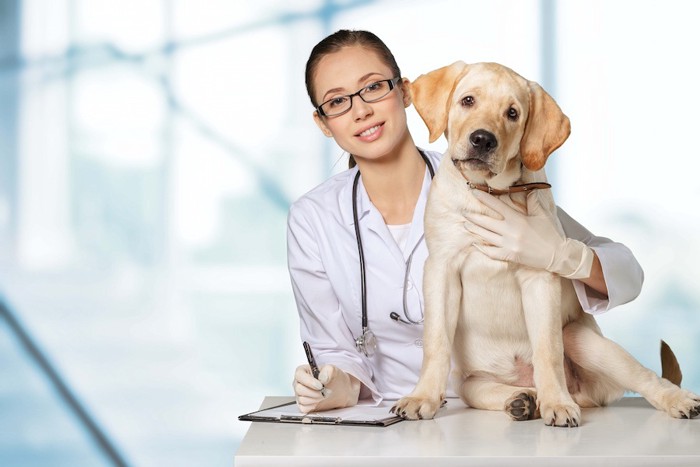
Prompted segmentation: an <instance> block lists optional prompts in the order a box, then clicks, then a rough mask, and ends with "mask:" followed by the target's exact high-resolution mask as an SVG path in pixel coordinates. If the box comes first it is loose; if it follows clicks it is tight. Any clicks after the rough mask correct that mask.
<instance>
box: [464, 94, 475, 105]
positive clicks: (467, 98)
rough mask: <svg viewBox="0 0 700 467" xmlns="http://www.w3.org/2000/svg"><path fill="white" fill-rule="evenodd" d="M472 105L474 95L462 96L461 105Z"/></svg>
mask: <svg viewBox="0 0 700 467" xmlns="http://www.w3.org/2000/svg"><path fill="white" fill-rule="evenodd" d="M472 105H474V96H465V97H463V98H462V106H464V107H471V106H472Z"/></svg>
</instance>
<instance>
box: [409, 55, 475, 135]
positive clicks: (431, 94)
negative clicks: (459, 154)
mask: <svg viewBox="0 0 700 467" xmlns="http://www.w3.org/2000/svg"><path fill="white" fill-rule="evenodd" d="M466 67H467V64H466V63H464V62H462V61H459V62H454V63H453V64H452V65H448V66H445V67H442V68H438V69H437V70H433V71H431V72H430V73H426V74H424V75H420V76H419V77H418V78H416V80H415V81H414V82H413V83H411V84H410V86H409V90H410V93H411V99H412V100H413V105H414V107H415V108H416V111H417V112H418V115H420V117H421V118H422V119H423V121H424V122H425V124H426V126H427V127H428V131H429V132H430V136H429V138H428V141H429V142H431V143H432V142H433V141H435V140H436V139H438V138H439V137H440V135H442V134H443V133H444V132H445V130H446V129H447V113H448V112H449V109H450V105H449V102H450V98H451V97H452V92H453V91H454V88H455V85H456V84H457V79H458V78H459V77H460V76H462V74H463V73H464V70H465V69H466Z"/></svg>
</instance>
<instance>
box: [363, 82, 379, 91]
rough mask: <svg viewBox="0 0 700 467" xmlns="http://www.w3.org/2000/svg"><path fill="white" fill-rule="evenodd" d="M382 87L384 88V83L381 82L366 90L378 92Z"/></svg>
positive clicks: (371, 85)
mask: <svg viewBox="0 0 700 467" xmlns="http://www.w3.org/2000/svg"><path fill="white" fill-rule="evenodd" d="M381 87H382V83H379V82H377V83H372V84H370V85H369V86H367V87H366V88H365V91H368V92H372V91H377V90H378V89H379V88H381Z"/></svg>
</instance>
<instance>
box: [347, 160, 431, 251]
mask: <svg viewBox="0 0 700 467" xmlns="http://www.w3.org/2000/svg"><path fill="white" fill-rule="evenodd" d="M357 171H358V168H357V167H354V168H353V169H351V170H349V171H348V175H349V176H348V179H347V183H346V184H345V187H344V188H343V194H342V196H341V197H340V202H341V203H342V208H341V209H342V212H343V218H344V221H345V222H346V223H347V225H350V226H353V225H354V220H353V213H352V201H353V199H352V185H353V182H354V180H355V175H356V174H357ZM431 181H432V179H431V177H430V172H429V171H428V169H427V167H426V169H425V175H424V179H423V187H422V188H421V193H420V195H419V197H418V201H417V202H416V207H415V209H414V211H413V219H412V220H411V231H410V233H409V237H408V241H407V242H406V250H407V253H406V255H404V252H402V251H400V249H399V247H398V245H397V244H396V242H395V241H394V238H393V237H392V236H391V232H389V228H388V227H387V226H386V224H385V222H384V219H383V218H382V215H381V213H380V212H379V211H378V210H377V209H376V208H375V207H374V205H373V204H372V202H371V201H370V199H369V195H368V194H367V190H365V187H364V184H363V183H362V177H360V180H359V183H358V187H357V218H358V220H359V222H360V225H361V226H365V227H367V228H368V229H369V230H370V231H372V232H374V233H376V234H377V235H378V236H379V237H380V238H381V239H382V240H383V241H384V243H385V244H386V246H387V248H388V249H389V251H391V252H392V255H393V256H395V257H396V259H397V260H400V261H401V263H402V264H403V263H404V262H405V257H404V256H407V255H408V254H410V252H411V251H413V248H414V247H415V246H416V243H418V242H419V241H420V240H421V237H422V235H423V218H424V213H425V203H426V200H427V198H428V191H429V190H430V184H431Z"/></svg>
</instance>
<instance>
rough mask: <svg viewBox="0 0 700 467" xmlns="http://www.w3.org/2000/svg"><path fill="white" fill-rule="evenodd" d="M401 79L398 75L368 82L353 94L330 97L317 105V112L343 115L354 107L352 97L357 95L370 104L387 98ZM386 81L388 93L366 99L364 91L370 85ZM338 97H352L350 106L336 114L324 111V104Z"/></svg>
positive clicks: (331, 115) (321, 114)
mask: <svg viewBox="0 0 700 467" xmlns="http://www.w3.org/2000/svg"><path fill="white" fill-rule="evenodd" d="M400 79H401V77H400V76H398V77H396V78H391V79H380V80H379V81H374V82H373V83H371V84H368V85H367V86H365V87H363V88H362V89H360V90H359V91H357V92H354V93H352V94H346V95H344V96H336V97H333V98H332V99H328V100H327V101H325V102H323V103H321V105H319V106H318V107H316V112H318V114H319V115H320V116H322V117H338V116H340V115H343V114H345V113H348V112H350V109H352V98H353V97H355V96H358V97H359V98H360V99H362V100H363V101H364V102H366V103H368V104H370V103H372V102H377V101H378V100H380V99H383V98H385V97H386V96H387V95H389V93H390V92H391V91H393V90H394V88H395V87H396V83H398V82H399V80H400ZM385 82H386V83H388V84H389V90H388V91H387V92H386V94H384V95H383V96H380V97H377V98H376V99H370V100H367V99H365V98H364V96H363V95H362V92H363V91H365V90H366V89H367V88H369V87H370V86H374V85H375V84H377V83H385ZM338 97H347V98H348V99H350V107H348V108H347V109H345V110H343V111H342V112H338V113H335V114H327V113H326V112H324V111H323V109H322V107H323V106H324V105H326V104H328V103H329V102H331V101H333V100H335V99H337V98H338Z"/></svg>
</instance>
